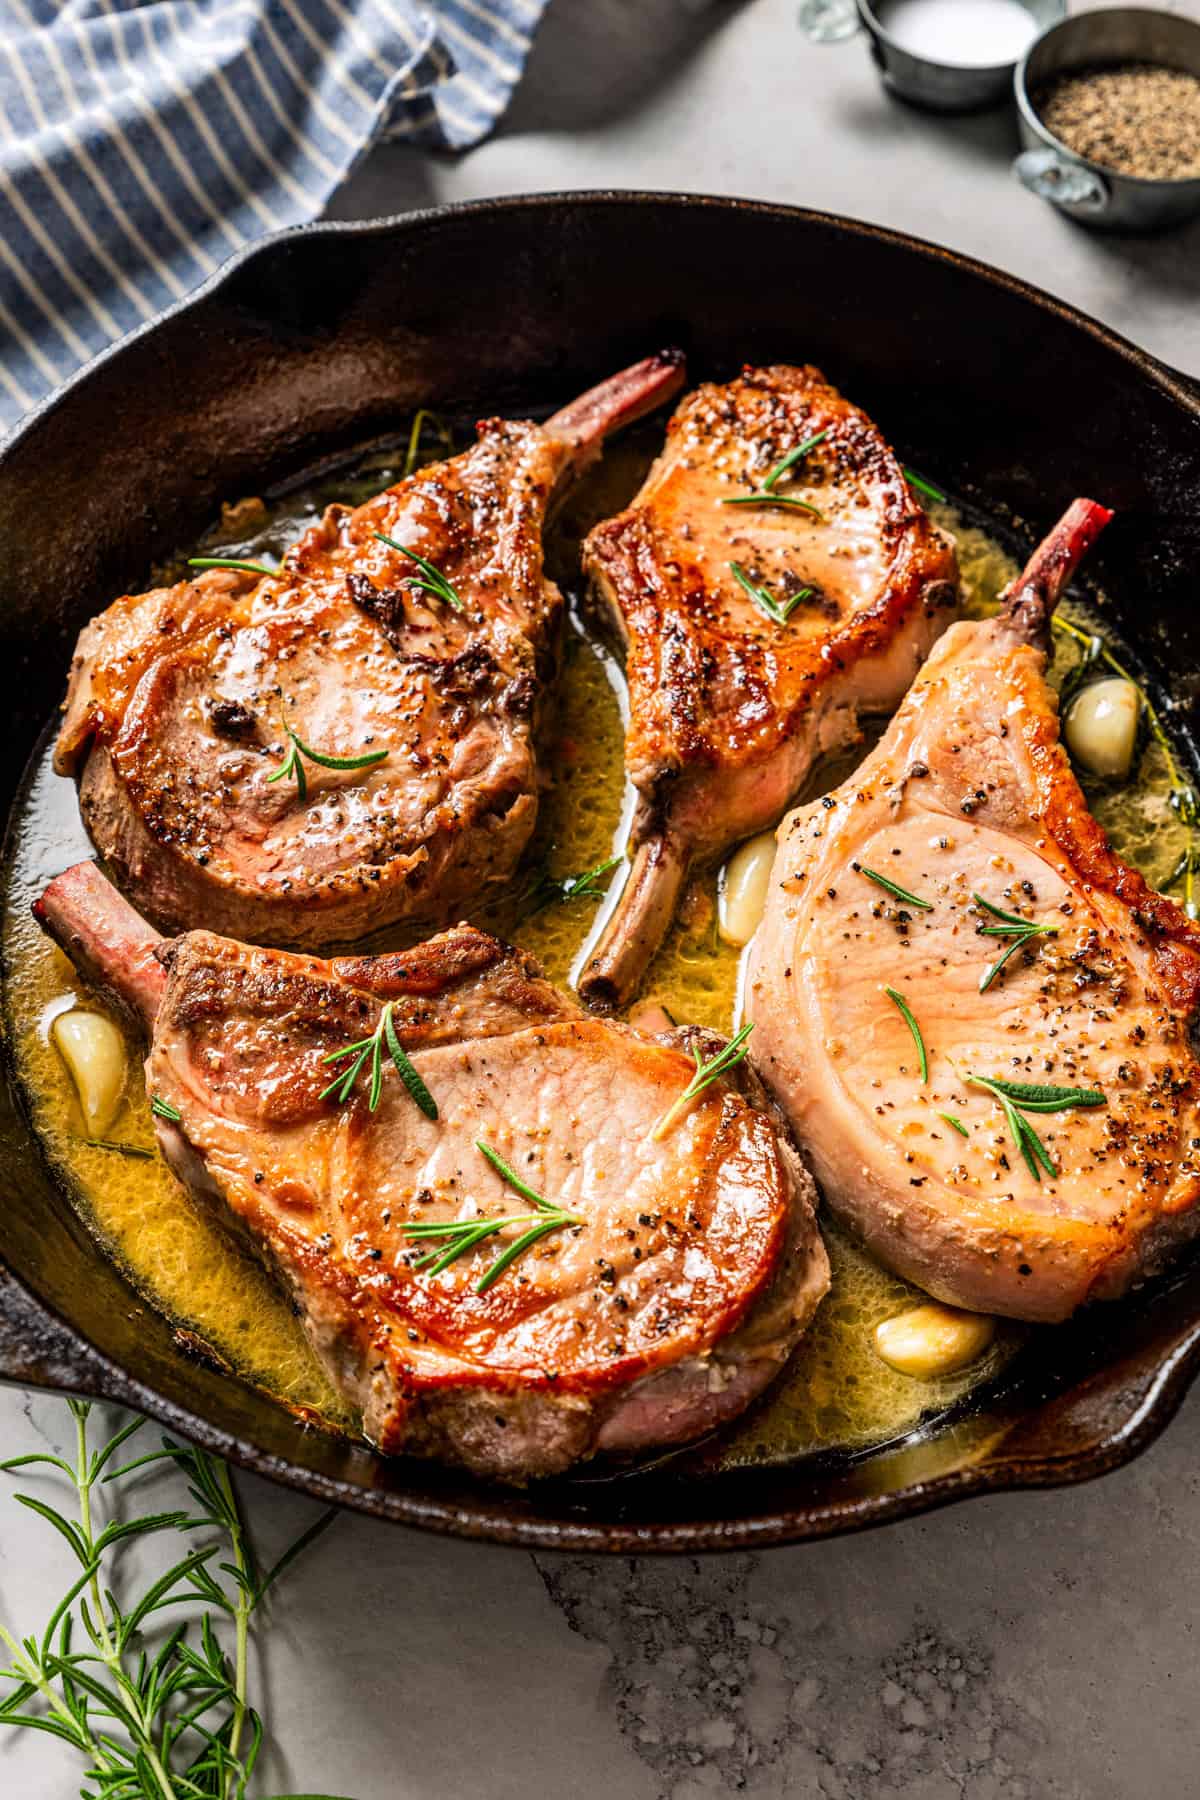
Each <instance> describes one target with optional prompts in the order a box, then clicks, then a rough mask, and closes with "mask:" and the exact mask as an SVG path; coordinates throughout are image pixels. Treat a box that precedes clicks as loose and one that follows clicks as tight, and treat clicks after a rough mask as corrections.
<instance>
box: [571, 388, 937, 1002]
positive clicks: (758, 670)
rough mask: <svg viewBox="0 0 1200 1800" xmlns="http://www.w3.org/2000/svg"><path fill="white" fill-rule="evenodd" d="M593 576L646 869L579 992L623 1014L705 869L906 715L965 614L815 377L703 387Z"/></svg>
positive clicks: (605, 529)
mask: <svg viewBox="0 0 1200 1800" xmlns="http://www.w3.org/2000/svg"><path fill="white" fill-rule="evenodd" d="M584 564H585V568H586V569H587V572H588V574H589V575H590V577H591V580H592V583H593V586H594V588H595V590H596V592H597V593H598V595H599V597H600V599H601V601H602V603H603V604H604V606H605V608H606V610H607V612H608V614H609V616H610V617H611V618H612V620H613V621H614V623H615V625H616V628H617V631H618V635H619V636H620V637H621V639H622V640H623V642H624V644H625V660H626V672H627V676H628V681H629V714H630V723H629V731H628V735H627V737H626V743H625V766H626V770H627V772H628V774H629V777H630V779H631V781H632V782H633V784H634V786H635V788H636V789H637V794H638V804H637V811H636V814H635V817H634V821H633V825H632V828H631V832H630V840H629V843H630V849H631V851H632V855H633V867H632V870H631V872H630V874H629V877H628V880H627V881H626V883H625V887H624V890H623V892H622V894H621V897H620V900H619V902H618V904H617V907H616V909H615V911H614V912H613V914H612V915H611V917H610V919H609V922H608V925H607V928H606V930H605V932H604V934H603V936H602V938H601V940H600V942H599V944H598V946H597V949H596V951H595V953H594V955H593V956H592V957H591V959H590V960H589V962H588V964H587V966H586V968H585V969H584V972H583V976H582V979H581V982H580V991H581V993H582V994H583V995H584V996H585V998H586V999H587V1000H589V1001H590V1002H591V1003H592V1004H593V1005H598V1006H613V1005H617V1004H620V1003H623V1002H624V1001H625V1000H627V999H628V998H629V996H630V995H631V994H632V993H633V991H634V990H635V988H636V986H637V984H638V982H639V980H640V979H641V976H642V974H643V972H644V970H645V968H646V966H647V964H648V963H649V961H650V958H651V957H652V956H653V954H654V951H655V950H656V948H657V947H658V944H659V943H660V941H661V939H662V937H663V934H664V932H665V931H666V929H667V927H668V925H669V924H670V922H671V918H672V916H673V914H674V911H675V907H676V904H677V901H678V898H679V895H680V892H681V889H682V887H683V884H684V882H685V880H686V877H687V874H688V870H689V868H690V866H691V865H692V863H693V861H697V860H699V861H704V860H711V859H715V858H717V857H719V856H720V855H721V854H722V852H723V851H725V850H726V849H728V848H729V847H730V846H731V845H732V844H735V843H737V842H738V841H739V840H740V839H742V838H746V837H749V836H751V835H752V834H753V833H754V832H757V831H762V830H764V829H766V828H767V827H769V826H772V825H774V824H775V823H776V821H777V820H778V819H779V817H780V814H781V813H782V812H783V810H784V808H785V807H786V805H787V804H788V802H789V800H791V799H792V797H793V796H794V795H795V794H796V793H797V792H798V791H799V789H800V788H801V787H802V785H803V783H804V781H805V780H806V778H807V776H808V774H809V771H810V770H811V768H812V766H813V764H814V762H815V761H816V760H817V758H818V757H819V756H821V755H823V754H826V753H829V752H833V751H836V750H837V749H839V748H841V747H842V746H843V745H845V744H848V743H852V742H854V741H855V739H856V738H857V736H858V716H859V714H860V713H862V712H890V711H891V710H892V708H893V707H894V706H895V705H896V704H897V702H898V701H899V700H900V697H901V696H902V694H903V693H904V691H905V689H906V688H907V687H908V684H909V682H910V681H911V680H912V678H913V675H914V674H915V673H916V671H917V669H918V667H919V666H920V663H921V660H922V658H923V657H924V655H925V653H926V651H927V650H928V649H929V647H930V645H931V644H932V643H933V641H934V639H935V638H936V637H937V635H938V633H939V632H940V631H942V630H943V629H944V628H945V626H946V625H947V624H948V623H949V621H950V619H951V618H952V616H953V612H954V608H955V606H956V604H957V599H958V571H957V566H956V563H955V557H954V548H953V545H952V543H951V542H950V540H949V539H948V538H947V537H946V536H945V535H944V533H942V532H940V531H939V530H937V529H936V527H935V526H933V525H932V524H931V523H930V521H929V519H928V518H927V517H926V515H925V513H924V511H923V510H922V508H921V506H920V505H919V504H918V502H917V500H916V499H915V497H914V495H913V492H912V489H911V488H910V486H909V484H908V481H907V479H906V477H905V474H904V471H903V469H902V468H901V467H900V465H899V463H898V462H897V461H896V458H895V457H894V456H893V454H892V452H891V450H890V449H889V448H888V446H887V444H886V443H885V442H884V440H883V438H882V437H881V436H880V434H879V432H878V431H877V430H876V428H875V426H874V425H873V424H872V423H871V421H870V419H868V418H867V417H866V415H865V414H864V413H862V412H860V411H859V409H858V408H857V407H856V406H852V405H850V403H849V402H848V401H847V400H844V399H843V398H842V396H841V395H840V394H839V393H838V392H837V390H836V389H835V388H832V387H831V386H830V385H829V383H828V382H827V381H825V380H824V378H823V377H822V376H821V375H820V374H819V373H818V372H817V370H815V369H810V368H789V367H786V366H780V367H773V368H763V369H746V370H745V371H744V372H743V374H742V375H741V377H740V379H739V380H737V381H733V382H730V383H728V385H726V386H723V387H717V386H713V385H707V386H704V387H700V388H697V389H696V391H695V392H694V393H692V394H689V395H688V397H687V398H686V399H685V400H684V401H683V403H682V404H681V405H680V406H679V408H678V410H677V411H676V413H675V416H674V417H673V419H672V420H671V423H670V427H669V429H668V433H667V442H666V445H665V447H664V449H663V452H662V454H661V456H660V457H659V458H658V460H657V462H656V463H655V464H654V467H653V468H652V469H651V471H650V473H649V475H648V476H647V478H646V481H645V484H644V486H643V487H642V490H641V492H640V493H639V494H638V496H637V498H636V500H635V501H634V502H633V504H632V505H631V506H630V507H629V508H628V510H627V511H626V512H623V513H621V514H620V515H619V516H618V517H616V518H613V519H609V520H607V521H606V522H604V523H603V524H600V525H598V526H597V527H596V528H595V529H594V530H593V531H592V532H591V534H590V536H589V537H588V539H587V543H586V545H585V552H584Z"/></svg>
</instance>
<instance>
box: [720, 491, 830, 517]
mask: <svg viewBox="0 0 1200 1800" xmlns="http://www.w3.org/2000/svg"><path fill="white" fill-rule="evenodd" d="M721 505H722V506H790V507H791V508H792V509H793V511H794V512H805V513H808V514H809V515H810V517H812V518H814V519H822V518H824V516H825V515H824V513H822V512H821V510H820V508H819V507H816V506H814V505H813V504H812V502H811V501H810V500H801V499H800V497H799V495H798V494H768V493H761V492H760V493H757V494H731V495H730V496H729V497H728V498H727V499H724V500H722V502H721Z"/></svg>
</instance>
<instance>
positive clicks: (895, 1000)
mask: <svg viewBox="0 0 1200 1800" xmlns="http://www.w3.org/2000/svg"><path fill="white" fill-rule="evenodd" d="M883 991H884V993H885V994H886V995H887V997H888V999H889V1000H890V1001H891V1002H892V1005H893V1006H894V1007H895V1008H896V1009H897V1011H898V1012H899V1014H900V1017H901V1018H902V1019H903V1020H904V1023H905V1024H906V1025H907V1026H908V1029H909V1030H910V1031H911V1032H912V1041H913V1043H914V1044H915V1045H916V1047H917V1055H918V1056H919V1057H920V1059H921V1080H922V1081H928V1080H929V1057H928V1055H927V1054H926V1051H925V1039H924V1037H923V1036H922V1035H921V1027H920V1026H919V1025H918V1024H917V1021H916V1018H915V1017H914V1015H913V1011H912V1008H911V1007H910V1006H909V1004H908V1001H907V1000H906V999H905V998H904V995H903V994H900V993H897V991H896V989H895V988H894V987H885V988H884V990H883Z"/></svg>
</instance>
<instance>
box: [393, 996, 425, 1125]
mask: <svg viewBox="0 0 1200 1800" xmlns="http://www.w3.org/2000/svg"><path fill="white" fill-rule="evenodd" d="M383 1035H384V1038H385V1039H386V1042H387V1047H388V1052H389V1054H390V1055H391V1059H392V1061H393V1062H394V1063H395V1065H396V1073H397V1074H398V1075H399V1077H400V1079H401V1081H402V1082H403V1083H404V1085H405V1087H406V1088H407V1089H408V1091H409V1093H410V1094H411V1095H412V1098H413V1100H414V1101H415V1102H416V1104H417V1105H418V1106H419V1107H420V1109H421V1111H422V1112H423V1113H424V1114H425V1117H426V1118H427V1119H436V1118H437V1116H438V1108H437V1101H436V1100H435V1099H434V1097H433V1095H432V1094H431V1093H430V1091H429V1089H428V1088H427V1087H426V1085H425V1083H424V1082H423V1081H422V1079H421V1077H420V1075H419V1074H418V1072H417V1070H416V1069H415V1068H414V1067H413V1065H412V1063H411V1062H410V1061H409V1058H408V1054H407V1052H406V1050H405V1048H404V1046H403V1044H402V1043H401V1042H400V1039H399V1037H398V1036H397V1035H396V1024H395V1020H394V1019H393V1018H392V1002H391V1001H390V1000H389V1001H388V1003H387V1005H386V1006H385V1007H384V1009H383Z"/></svg>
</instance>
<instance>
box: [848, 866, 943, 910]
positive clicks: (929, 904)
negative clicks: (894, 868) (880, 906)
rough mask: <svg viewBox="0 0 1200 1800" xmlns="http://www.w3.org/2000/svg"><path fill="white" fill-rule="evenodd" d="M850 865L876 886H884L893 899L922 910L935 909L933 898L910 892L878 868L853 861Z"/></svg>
mask: <svg viewBox="0 0 1200 1800" xmlns="http://www.w3.org/2000/svg"><path fill="white" fill-rule="evenodd" d="M850 867H851V868H852V869H853V870H854V873H855V874H856V875H865V876H866V878H867V880H868V881H873V882H874V883H875V886H876V887H881V888H883V890H884V892H885V893H888V894H891V896H892V898H893V899H895V900H903V902H904V904H905V906H915V907H917V908H918V909H919V910H920V911H921V912H932V911H933V901H932V900H922V899H920V898H919V897H918V896H917V895H916V894H910V893H909V891H908V889H907V888H902V887H901V886H900V884H899V882H896V881H889V880H888V878H887V876H886V875H881V874H880V873H879V870H878V869H868V867H867V865H866V863H851V864H850Z"/></svg>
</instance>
